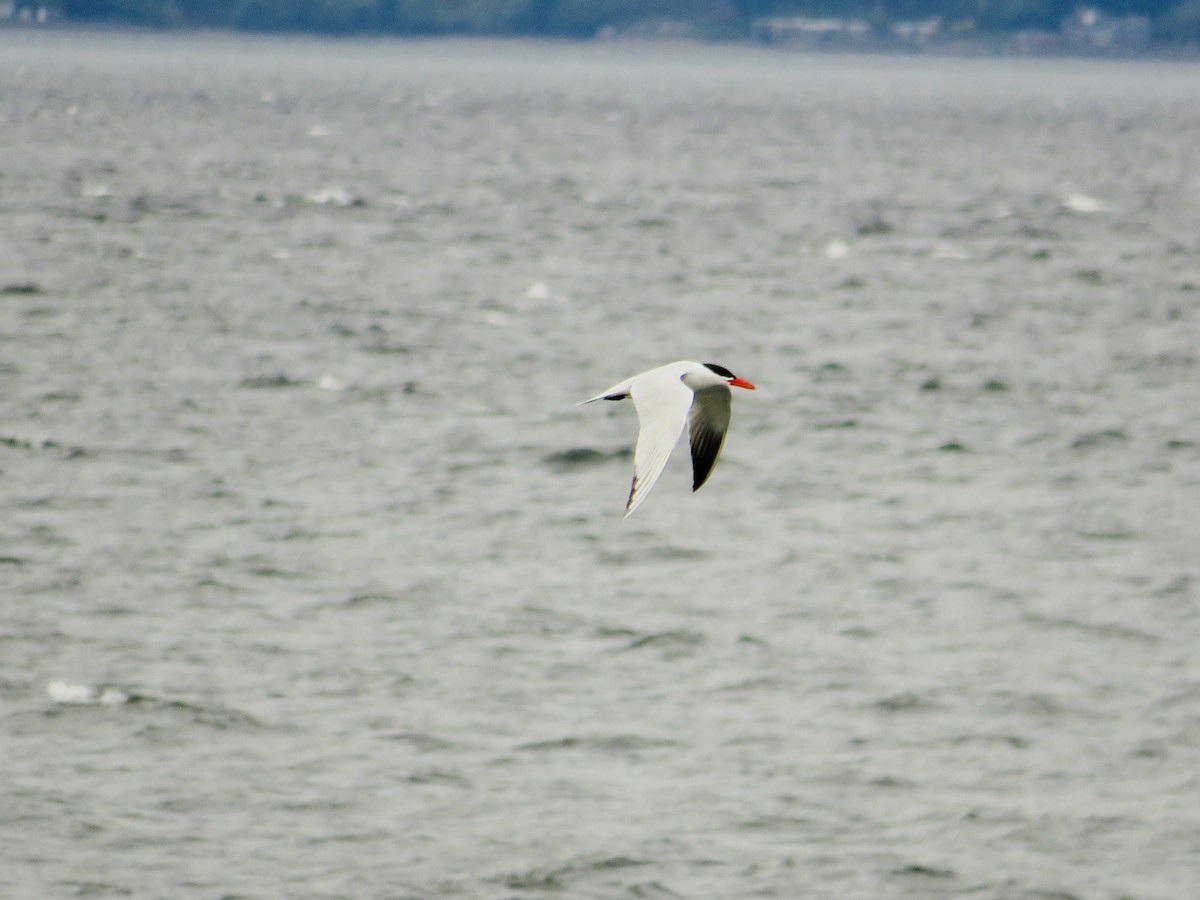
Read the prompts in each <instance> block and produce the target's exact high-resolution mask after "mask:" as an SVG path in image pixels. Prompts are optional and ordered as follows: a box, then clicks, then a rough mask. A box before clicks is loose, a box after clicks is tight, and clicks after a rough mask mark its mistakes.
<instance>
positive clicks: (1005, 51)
mask: <svg viewBox="0 0 1200 900" xmlns="http://www.w3.org/2000/svg"><path fill="white" fill-rule="evenodd" d="M4 33H22V34H58V35H68V34H80V35H130V36H159V37H182V38H186V37H203V38H213V39H223V40H241V39H245V40H252V41H279V42H287V41H311V42H326V43H332V44H338V43H342V44H349V43H356V42H364V43H366V42H371V43H384V42H395V43H404V42H418V41H419V42H423V43H432V42H437V41H456V40H457V41H480V42H484V41H497V42H524V43H531V44H538V43H543V44H559V45H571V44H574V45H596V46H604V45H630V46H632V45H643V46H663V47H669V46H673V45H676V46H698V47H705V46H711V47H738V48H743V49H754V50H763V51H767V52H770V53H777V54H798V55H811V56H824V55H837V54H861V55H865V56H913V57H944V58H954V59H1072V60H1097V61H1106V60H1113V61H1121V60H1128V61H1139V60H1140V61H1146V62H1156V61H1157V62H1182V63H1195V62H1200V45H1185V46H1168V45H1152V46H1149V47H1145V48H1142V49H1138V50H1130V49H1128V48H1120V49H1086V48H1074V47H1070V46H1065V47H1064V46H1061V45H1055V46H1050V47H1020V46H1017V45H1016V41H1017V37H1018V35H1017V34H1015V33H1014V34H1012V35H1004V36H994V37H989V38H979V39H976V40H971V39H962V38H959V39H955V40H946V41H931V42H929V43H927V44H922V45H915V44H914V45H903V44H897V43H896V42H893V41H876V40H863V41H853V42H851V41H846V42H837V43H829V44H826V45H813V44H807V43H802V42H795V43H790V42H777V43H768V42H763V41H759V40H755V39H753V38H741V39H703V38H695V37H675V36H671V37H653V36H647V35H644V34H614V35H598V36H594V37H584V38H577V37H566V36H557V35H528V34H515V33H511V34H510V33H504V34H502V33H496V34H476V33H467V32H442V33H437V34H432V33H429V34H418V33H413V34H401V33H395V32H384V31H358V32H348V33H344V34H335V33H328V32H318V31H254V30H249V29H233V28H193V27H186V26H184V27H178V28H157V27H153V26H141V25H133V24H126V23H118V22H80V21H64V20H61V19H60V20H54V21H50V22H23V21H18V20H15V19H6V20H0V34H4Z"/></svg>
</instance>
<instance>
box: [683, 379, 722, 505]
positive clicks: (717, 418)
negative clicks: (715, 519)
mask: <svg viewBox="0 0 1200 900" xmlns="http://www.w3.org/2000/svg"><path fill="white" fill-rule="evenodd" d="M732 405H733V393H732V392H731V391H730V390H729V388H727V387H725V386H724V385H720V386H718V387H711V388H706V389H705V390H702V391H698V392H697V393H696V399H695V400H694V401H693V402H692V411H691V414H690V415H689V416H688V433H689V435H690V437H691V443H692V490H693V491H698V490H700V486H701V485H702V484H704V482H706V481H708V476H709V475H711V474H712V470H713V466H715V465H716V464H717V457H718V456H720V455H721V447H722V446H723V445H724V443H725V433H726V432H727V431H728V430H729V415H730V407H731V406H732Z"/></svg>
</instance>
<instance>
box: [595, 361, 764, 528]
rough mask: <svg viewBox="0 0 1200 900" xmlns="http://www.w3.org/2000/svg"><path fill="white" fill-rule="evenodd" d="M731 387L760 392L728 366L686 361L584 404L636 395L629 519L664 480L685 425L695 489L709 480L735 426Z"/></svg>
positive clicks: (624, 383) (632, 380)
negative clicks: (636, 424) (661, 477)
mask: <svg viewBox="0 0 1200 900" xmlns="http://www.w3.org/2000/svg"><path fill="white" fill-rule="evenodd" d="M731 387H740V388H747V389H749V390H752V391H753V390H755V387H754V385H752V384H751V383H750V382H749V381H747V380H746V379H745V378H739V377H738V376H737V375H734V374H733V373H732V372H730V371H729V370H728V369H726V368H725V367H724V366H718V365H717V364H716V363H698V362H689V361H687V360H682V361H680V362H673V363H668V364H667V365H665V366H659V367H658V368H657V369H651V370H650V371H649V372H643V373H642V374H641V375H634V376H633V377H632V378H627V379H625V380H624V381H622V382H621V383H620V384H614V385H613V386H612V387H610V388H609V389H608V390H607V391H604V392H603V393H601V394H597V395H596V396H595V397H592V398H591V399H590V400H584V401H583V403H580V404H579V405H580V406H582V405H583V404H584V403H594V402H595V401H597V400H624V399H625V398H626V397H632V398H633V405H634V407H635V408H636V409H637V414H638V421H639V423H640V428H639V430H638V439H637V449H636V450H635V451H634V453H633V485H632V487H630V489H629V499H628V500H627V501H626V502H625V517H626V518H628V517H629V516H630V515H631V514H632V513H633V511H634V510H635V509H637V508H638V507H639V506H640V505H641V503H642V501H643V500H645V499H646V496H647V495H648V494H649V493H650V489H651V488H652V487H654V483H655V482H656V481H658V476H659V475H661V474H662V470H663V467H664V466H665V465H666V464H667V459H668V458H669V457H670V455H671V451H672V450H674V449H675V444H676V443H677V442H678V441H679V437H680V435H681V434H683V428H684V425H685V424H686V425H687V428H688V435H689V437H690V439H691V445H692V490H693V491H697V490H699V489H700V487H701V485H703V484H704V482H706V481H707V480H708V476H709V475H711V474H712V470H713V466H715V465H716V464H717V457H718V456H720V455H721V446H722V445H723V444H724V443H725V432H726V431H728V429H729V412H730V406H731V405H732V402H733V392H732V391H730V390H729V389H730V388H731Z"/></svg>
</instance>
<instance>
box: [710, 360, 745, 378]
mask: <svg viewBox="0 0 1200 900" xmlns="http://www.w3.org/2000/svg"><path fill="white" fill-rule="evenodd" d="M704 368H706V369H709V370H710V371H713V372H716V373H717V374H718V375H720V376H721V377H722V378H737V376H736V375H734V374H733V373H732V372H730V371H729V370H728V369H727V368H725V367H724V366H718V365H717V364H716V363H704Z"/></svg>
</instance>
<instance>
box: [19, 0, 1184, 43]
mask: <svg viewBox="0 0 1200 900" xmlns="http://www.w3.org/2000/svg"><path fill="white" fill-rule="evenodd" d="M30 2H31V0H19V2H18V3H17V6H18V7H20V6H23V5H29V4H30ZM57 5H58V6H59V8H60V9H61V12H62V16H63V18H64V19H66V20H68V21H91V22H98V21H103V22H123V23H128V24H134V25H143V26H155V27H189V26H190V27H207V28H233V29H246V30H256V31H309V32H320V33H327V34H329V33H332V34H339V33H340V34H352V33H371V32H374V33H388V34H409V35H413V34H512V35H544V36H561V37H591V36H593V35H595V34H596V33H597V32H599V31H600V30H601V29H605V28H612V29H615V30H617V31H621V30H625V29H631V28H632V29H636V28H637V27H638V26H639V25H641V26H642V27H645V25H646V23H650V22H654V21H664V20H669V21H673V22H679V23H685V24H686V25H687V27H688V28H689V29H690V31H691V33H693V34H695V35H697V36H700V37H710V38H737V37H744V36H746V35H749V34H750V29H751V23H752V22H754V21H755V20H756V19H760V18H762V17H766V16H784V15H809V16H831V17H840V18H858V19H865V20H867V21H870V22H872V23H874V24H879V25H886V23H888V22H894V21H899V20H912V19H928V18H930V17H933V16H939V17H941V19H942V21H943V23H944V25H945V27H947V28H953V29H955V30H956V32H957V33H960V34H975V35H979V36H988V35H997V34H1004V33H1011V32H1015V31H1020V30H1023V29H1042V30H1046V31H1057V30H1058V28H1059V26H1060V24H1061V23H1062V22H1063V20H1064V19H1065V18H1067V17H1068V16H1070V15H1071V14H1072V13H1073V12H1074V11H1075V9H1076V8H1077V7H1078V6H1080V5H1087V6H1094V7H1095V8H1097V9H1099V10H1100V11H1101V12H1103V13H1106V14H1108V15H1112V16H1145V17H1148V18H1149V20H1150V25H1151V35H1152V37H1153V39H1154V41H1155V42H1157V43H1195V42H1198V41H1200V0H1141V2H1138V0H1095V2H1087V0H1085V2H1084V3H1082V4H1081V3H1080V2H1079V0H790V2H789V0H59V3H58V4H57Z"/></svg>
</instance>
